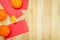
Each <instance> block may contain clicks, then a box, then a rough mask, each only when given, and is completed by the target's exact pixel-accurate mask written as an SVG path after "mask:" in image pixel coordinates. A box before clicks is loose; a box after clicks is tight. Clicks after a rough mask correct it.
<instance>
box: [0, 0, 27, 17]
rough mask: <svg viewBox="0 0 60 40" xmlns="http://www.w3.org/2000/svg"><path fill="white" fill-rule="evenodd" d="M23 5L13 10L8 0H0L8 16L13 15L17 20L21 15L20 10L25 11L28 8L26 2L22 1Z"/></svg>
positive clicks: (25, 0)
mask: <svg viewBox="0 0 60 40" xmlns="http://www.w3.org/2000/svg"><path fill="white" fill-rule="evenodd" d="M22 1H23V5H22V7H21V8H20V9H14V8H13V7H12V6H11V4H10V0H0V3H1V4H2V6H3V8H4V9H5V10H6V11H7V12H8V14H9V16H11V15H15V16H16V17H17V18H18V17H20V16H21V15H22V12H21V9H25V10H26V9H27V8H28V0H22Z"/></svg>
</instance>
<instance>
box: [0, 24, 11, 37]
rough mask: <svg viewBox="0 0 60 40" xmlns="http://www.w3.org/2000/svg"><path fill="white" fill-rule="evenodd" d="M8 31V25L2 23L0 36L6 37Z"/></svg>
mask: <svg viewBox="0 0 60 40" xmlns="http://www.w3.org/2000/svg"><path fill="white" fill-rule="evenodd" d="M9 33H10V28H9V27H8V26H6V25H3V26H1V27H0V35H1V36H4V37H6V36H8V35H9Z"/></svg>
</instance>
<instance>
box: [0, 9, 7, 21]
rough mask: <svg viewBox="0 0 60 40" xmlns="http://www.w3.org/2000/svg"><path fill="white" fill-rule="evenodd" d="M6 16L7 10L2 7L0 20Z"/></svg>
mask: <svg viewBox="0 0 60 40" xmlns="http://www.w3.org/2000/svg"><path fill="white" fill-rule="evenodd" d="M6 18H7V12H6V11H5V10H4V9H0V21H3V20H5V19H6Z"/></svg>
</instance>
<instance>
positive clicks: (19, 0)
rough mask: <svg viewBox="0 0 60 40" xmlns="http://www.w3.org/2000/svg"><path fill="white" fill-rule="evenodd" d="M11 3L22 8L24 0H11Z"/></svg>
mask: <svg viewBox="0 0 60 40" xmlns="http://www.w3.org/2000/svg"><path fill="white" fill-rule="evenodd" d="M11 5H12V6H13V7H14V8H20V7H21V6H22V0H11Z"/></svg>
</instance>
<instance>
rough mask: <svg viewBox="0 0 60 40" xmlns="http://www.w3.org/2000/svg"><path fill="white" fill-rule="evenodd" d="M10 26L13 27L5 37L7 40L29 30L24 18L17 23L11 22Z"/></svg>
mask: <svg viewBox="0 0 60 40" xmlns="http://www.w3.org/2000/svg"><path fill="white" fill-rule="evenodd" d="M9 27H10V29H11V33H10V35H8V36H7V37H5V40H6V39H8V38H11V37H14V36H17V35H20V34H22V33H26V32H28V31H29V30H28V26H27V24H26V21H25V20H22V21H20V22H17V23H15V24H11V25H9Z"/></svg>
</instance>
